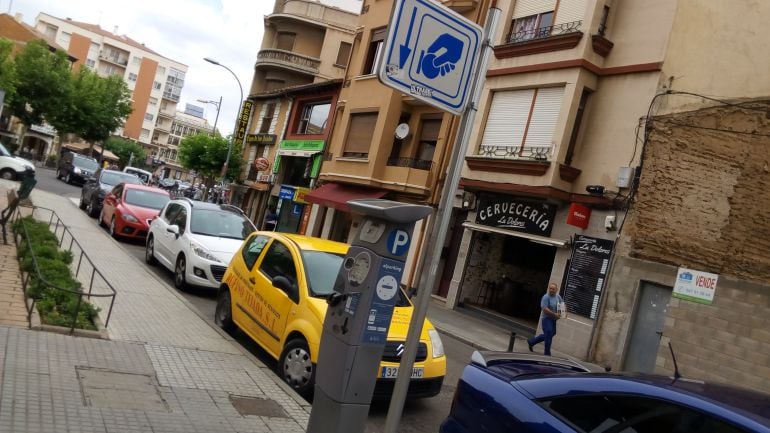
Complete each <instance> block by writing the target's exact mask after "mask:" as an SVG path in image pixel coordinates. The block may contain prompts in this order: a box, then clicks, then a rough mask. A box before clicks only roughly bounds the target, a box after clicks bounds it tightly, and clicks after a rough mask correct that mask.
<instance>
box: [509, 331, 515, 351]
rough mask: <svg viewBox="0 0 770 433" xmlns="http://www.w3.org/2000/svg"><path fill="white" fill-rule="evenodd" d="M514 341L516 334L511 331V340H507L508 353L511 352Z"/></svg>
mask: <svg viewBox="0 0 770 433" xmlns="http://www.w3.org/2000/svg"><path fill="white" fill-rule="evenodd" d="M515 341H516V332H514V331H511V339H510V340H508V351H509V352H513V343H514V342H515Z"/></svg>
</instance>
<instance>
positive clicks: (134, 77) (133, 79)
mask: <svg viewBox="0 0 770 433" xmlns="http://www.w3.org/2000/svg"><path fill="white" fill-rule="evenodd" d="M128 81H136V74H135V73H133V72H129V73H128Z"/></svg>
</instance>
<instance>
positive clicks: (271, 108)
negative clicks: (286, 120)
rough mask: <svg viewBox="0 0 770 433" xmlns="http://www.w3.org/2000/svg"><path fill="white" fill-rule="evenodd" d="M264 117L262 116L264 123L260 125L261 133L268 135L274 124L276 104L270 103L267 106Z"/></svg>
mask: <svg viewBox="0 0 770 433" xmlns="http://www.w3.org/2000/svg"><path fill="white" fill-rule="evenodd" d="M264 113H265V114H264V115H263V116H262V123H261V124H260V125H259V133H260V134H267V133H268V132H270V124H272V123H273V116H275V102H270V103H268V104H266V105H265V111H264Z"/></svg>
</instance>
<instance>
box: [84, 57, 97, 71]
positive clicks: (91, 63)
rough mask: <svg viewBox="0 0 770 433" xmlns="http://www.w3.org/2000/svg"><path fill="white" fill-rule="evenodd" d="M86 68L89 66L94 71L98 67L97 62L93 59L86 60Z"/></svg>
mask: <svg viewBox="0 0 770 433" xmlns="http://www.w3.org/2000/svg"><path fill="white" fill-rule="evenodd" d="M86 66H88V67H89V68H91V69H94V68H95V67H96V61H94V60H92V59H86Z"/></svg>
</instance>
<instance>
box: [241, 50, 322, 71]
mask: <svg viewBox="0 0 770 433" xmlns="http://www.w3.org/2000/svg"><path fill="white" fill-rule="evenodd" d="M260 66H273V67H278V68H285V69H289V70H292V71H297V72H302V73H305V74H311V75H316V74H318V68H319V67H320V66H321V60H320V59H317V58H314V57H309V56H304V55H302V54H297V53H293V52H291V51H286V50H277V49H265V50H260V51H259V53H258V54H257V63H256V64H255V66H254V67H257V68H258V67H260Z"/></svg>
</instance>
